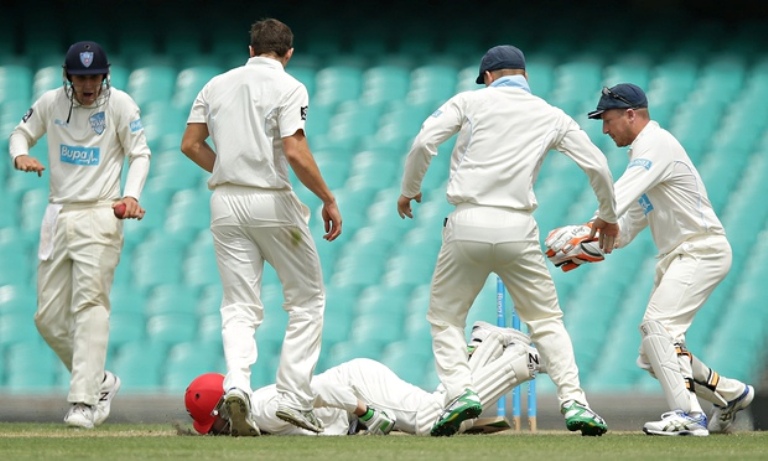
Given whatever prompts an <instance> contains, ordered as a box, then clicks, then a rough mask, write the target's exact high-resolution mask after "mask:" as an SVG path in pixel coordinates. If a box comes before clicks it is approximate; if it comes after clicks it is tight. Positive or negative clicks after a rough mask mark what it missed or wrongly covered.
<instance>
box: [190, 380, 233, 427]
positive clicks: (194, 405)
mask: <svg viewBox="0 0 768 461" xmlns="http://www.w3.org/2000/svg"><path fill="white" fill-rule="evenodd" d="M223 395H224V375H222V374H220V373H205V374H202V375H200V376H198V377H197V378H195V379H194V380H193V381H192V382H191V383H189V386H188V387H187V392H186V393H185V394H184V406H185V407H187V413H189V416H191V417H192V427H194V428H195V430H196V431H197V432H199V433H200V434H207V433H208V432H210V430H211V426H213V423H214V422H215V421H216V415H214V414H213V410H214V409H215V408H216V405H218V403H219V400H221V397H222V396H223Z"/></svg>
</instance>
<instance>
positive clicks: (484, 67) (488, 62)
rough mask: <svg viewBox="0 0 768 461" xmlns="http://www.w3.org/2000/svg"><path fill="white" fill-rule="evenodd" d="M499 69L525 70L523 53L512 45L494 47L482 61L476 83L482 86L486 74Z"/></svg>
mask: <svg viewBox="0 0 768 461" xmlns="http://www.w3.org/2000/svg"><path fill="white" fill-rule="evenodd" d="M499 69H525V56H524V55H523V52H522V51H520V50H519V49H518V48H516V47H514V46H512V45H499V46H494V47H493V48H491V49H490V50H488V51H487V52H486V53H485V56H483V60H482V61H480V75H479V76H478V77H477V80H475V83H477V84H479V85H482V84H483V74H484V73H486V72H487V71H491V70H499Z"/></svg>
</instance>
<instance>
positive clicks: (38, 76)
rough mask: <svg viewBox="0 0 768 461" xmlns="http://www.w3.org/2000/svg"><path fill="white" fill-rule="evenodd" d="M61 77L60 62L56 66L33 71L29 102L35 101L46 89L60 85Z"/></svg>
mask: <svg viewBox="0 0 768 461" xmlns="http://www.w3.org/2000/svg"><path fill="white" fill-rule="evenodd" d="M63 79H64V77H62V69H61V64H59V65H58V66H47V67H41V68H39V69H38V70H37V72H35V76H34V81H33V83H32V95H31V99H30V100H29V102H30V104H31V103H32V102H34V101H37V100H38V99H39V98H40V96H42V95H43V93H45V92H46V91H48V90H53V89H56V88H59V87H60V86H62V84H63V83H62V80H63Z"/></svg>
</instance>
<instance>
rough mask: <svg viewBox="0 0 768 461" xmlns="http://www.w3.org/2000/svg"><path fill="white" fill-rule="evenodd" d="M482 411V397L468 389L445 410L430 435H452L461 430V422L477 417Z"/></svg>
mask: <svg viewBox="0 0 768 461" xmlns="http://www.w3.org/2000/svg"><path fill="white" fill-rule="evenodd" d="M482 412H483V405H482V404H481V403H480V397H478V396H477V394H476V393H475V392H474V391H472V390H470V389H466V390H465V391H464V393H463V394H461V395H460V396H458V397H457V398H456V400H454V401H453V402H451V403H450V404H449V405H448V406H447V407H446V408H445V410H443V414H442V415H440V419H438V420H437V422H436V423H435V425H434V426H432V430H431V431H430V435H432V437H443V436H444V437H450V436H452V435H453V434H455V433H457V432H458V431H459V428H460V427H461V423H463V422H464V421H466V420H468V419H473V418H477V417H478V416H480V413H482Z"/></svg>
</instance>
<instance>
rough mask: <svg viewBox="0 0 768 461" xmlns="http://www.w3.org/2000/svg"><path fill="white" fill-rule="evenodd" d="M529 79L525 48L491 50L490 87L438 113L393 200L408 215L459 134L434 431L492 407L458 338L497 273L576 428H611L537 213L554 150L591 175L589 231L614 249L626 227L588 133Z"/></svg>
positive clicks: (437, 290) (437, 304)
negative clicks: (582, 358)
mask: <svg viewBox="0 0 768 461" xmlns="http://www.w3.org/2000/svg"><path fill="white" fill-rule="evenodd" d="M527 77H528V75H527V73H526V72H525V58H524V56H523V53H522V52H521V51H520V50H519V49H517V48H515V47H513V46H508V45H504V46H497V47H494V48H491V49H490V50H489V51H488V52H487V53H486V54H485V56H484V57H483V59H482V62H481V64H480V74H479V76H478V78H477V80H476V81H477V83H479V84H485V86H486V88H483V89H480V90H476V91H468V92H463V93H460V94H458V95H456V96H454V97H453V98H451V99H450V100H448V102H446V103H445V104H443V106H442V107H440V108H439V109H438V110H437V111H435V113H434V114H432V116H431V117H429V118H428V119H427V120H426V121H425V122H424V124H423V125H422V128H421V132H420V133H419V134H418V136H417V137H416V139H415V141H414V143H413V146H412V148H411V151H410V152H409V154H408V158H407V160H406V163H405V171H404V174H403V179H402V189H401V194H402V195H401V196H400V198H399V199H398V203H397V207H398V212H399V214H400V217H404V216H408V217H411V218H412V217H413V216H412V213H411V206H410V202H411V201H412V200H416V201H417V202H420V201H421V196H422V193H421V183H422V179H423V178H424V175H425V173H426V171H427V168H428V166H429V164H430V161H431V160H432V158H433V157H434V156H435V155H437V146H438V145H439V144H441V143H442V142H444V141H445V140H447V139H448V138H450V137H451V136H453V135H454V134H456V133H458V139H457V141H456V145H455V147H454V150H453V153H452V154H451V162H450V177H449V179H448V190H447V198H448V201H449V202H450V203H452V204H454V205H455V206H456V209H455V211H453V212H452V213H451V214H450V215H449V216H448V218H447V219H446V221H445V226H444V230H443V244H442V248H441V250H440V254H439V256H438V260H437V265H436V267H435V272H434V275H433V279H432V291H431V294H430V301H429V311H428V313H427V319H428V320H429V322H430V323H431V325H432V338H433V342H432V345H433V351H434V354H435V361H436V364H437V370H438V375H439V376H440V380H441V381H442V383H443V384H444V385H445V387H446V389H447V393H446V397H447V400H446V403H447V408H446V411H445V413H444V414H443V416H442V417H441V418H440V419H439V420H438V421H437V422H436V423H435V426H434V427H433V429H432V435H436V436H440V435H451V434H453V433H455V432H456V430H457V429H458V427H459V424H460V423H461V421H463V420H466V419H470V418H473V417H476V416H477V415H478V414H480V412H481V411H482V404H485V403H487V402H482V401H481V400H479V399H478V397H477V395H476V392H475V391H474V390H473V389H472V382H471V376H470V373H469V368H468V364H467V357H466V353H464V351H462V350H461V347H460V343H461V338H462V337H463V335H464V328H465V324H466V318H467V313H468V311H469V309H470V307H471V306H472V303H473V301H474V299H475V297H476V296H477V294H478V293H479V292H480V290H481V289H482V287H483V286H484V284H485V281H486V279H487V278H488V275H489V274H490V273H491V272H494V273H496V274H497V275H499V276H500V277H501V279H502V280H503V282H504V285H505V286H506V288H507V290H508V291H509V293H510V295H511V296H512V299H513V300H514V303H515V308H516V309H517V312H518V313H519V314H520V318H521V319H522V320H523V321H524V322H525V323H526V324H527V325H528V328H529V331H530V334H531V339H532V340H533V343H534V344H535V345H536V347H537V348H538V350H539V351H540V353H541V356H542V359H543V361H544V363H546V366H547V369H548V373H549V376H550V377H551V378H552V381H553V382H554V383H555V384H556V386H557V390H558V399H559V401H560V404H561V409H562V412H563V414H564V415H565V418H566V425H567V427H568V429H570V430H574V431H575V430H581V431H582V433H583V434H585V435H601V434H603V433H604V432H605V431H606V430H607V428H606V425H605V422H604V421H603V420H602V418H600V417H599V416H598V415H596V414H595V413H594V412H592V411H591V410H590V409H589V406H588V403H587V399H586V396H585V394H584V392H583V390H582V389H581V386H580V383H579V375H578V369H577V366H576V362H575V358H574V354H573V348H572V345H571V341H570V337H569V335H568V332H567V331H566V330H565V327H564V325H563V321H562V312H561V310H560V306H559V304H558V300H557V293H556V291H555V287H554V284H553V282H552V277H551V275H550V273H549V270H548V268H547V266H546V264H545V261H544V256H543V253H542V250H541V246H540V243H539V230H538V226H537V224H536V221H535V219H534V218H533V216H532V213H533V211H534V210H535V209H536V207H537V202H536V198H535V196H534V194H533V185H534V182H535V181H536V178H537V175H538V172H539V169H540V167H541V164H542V162H543V161H544V158H545V156H546V155H547V153H548V152H549V151H550V150H551V149H556V150H558V151H560V152H562V153H564V154H565V155H567V156H568V157H569V158H571V159H572V160H573V161H574V162H576V164H577V165H578V166H579V167H580V168H581V169H582V170H584V172H585V173H586V174H587V176H588V177H589V181H590V185H591V186H592V188H593V189H594V191H595V194H596V195H597V199H598V203H599V206H600V212H599V218H598V219H597V220H596V221H595V226H594V229H593V234H594V232H596V231H598V230H600V234H599V239H600V244H601V246H603V247H604V248H606V249H607V251H610V248H612V247H613V240H614V236H615V235H617V234H618V227H617V225H616V224H615V223H616V221H617V216H616V211H615V200H614V196H613V185H612V181H613V178H612V176H611V173H610V170H609V168H608V164H607V161H606V159H605V157H604V156H603V155H602V153H601V152H600V151H599V150H598V149H597V148H596V147H595V146H594V145H593V144H592V143H591V142H590V140H589V138H588V137H587V135H586V133H585V132H584V131H582V130H581V129H580V128H579V126H578V125H577V124H576V122H575V121H574V120H573V119H572V118H571V117H569V116H568V115H567V114H565V113H564V112H563V111H562V110H560V109H558V108H555V107H553V106H551V105H549V104H547V103H546V102H545V101H544V100H542V99H541V98H539V97H536V96H534V95H533V94H531V91H530V88H529V86H528V80H527ZM564 199H565V198H564Z"/></svg>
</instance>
